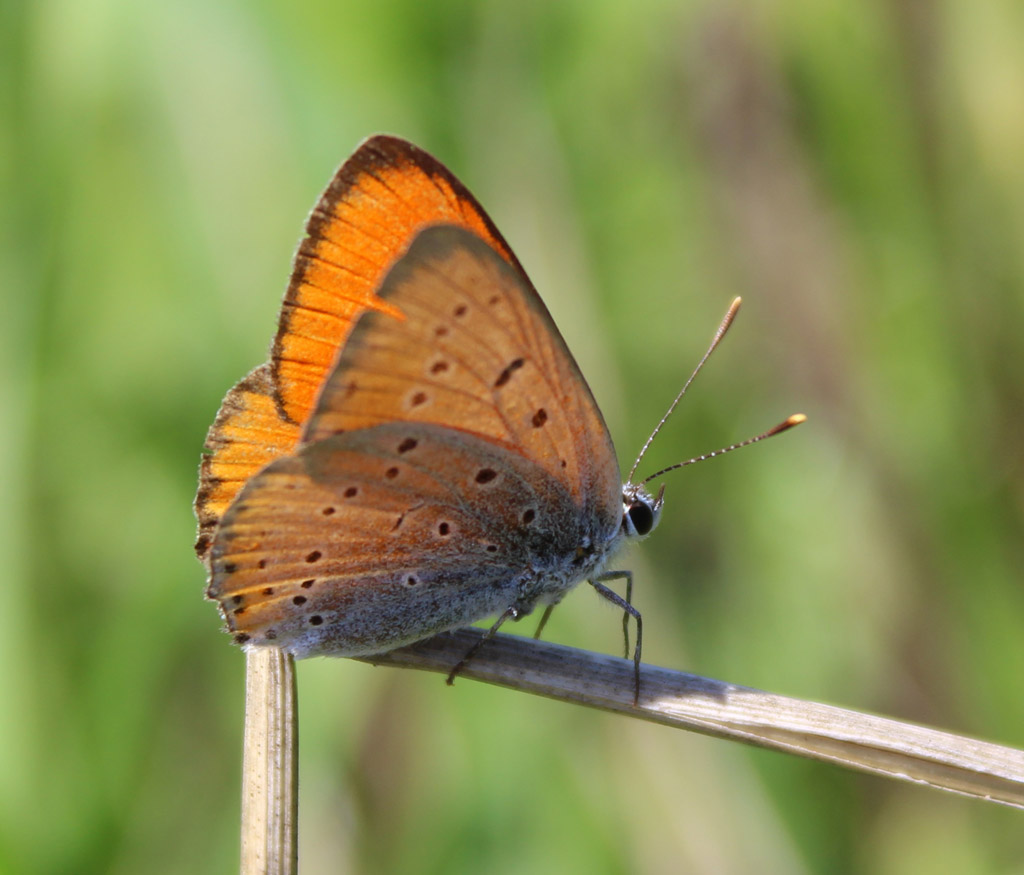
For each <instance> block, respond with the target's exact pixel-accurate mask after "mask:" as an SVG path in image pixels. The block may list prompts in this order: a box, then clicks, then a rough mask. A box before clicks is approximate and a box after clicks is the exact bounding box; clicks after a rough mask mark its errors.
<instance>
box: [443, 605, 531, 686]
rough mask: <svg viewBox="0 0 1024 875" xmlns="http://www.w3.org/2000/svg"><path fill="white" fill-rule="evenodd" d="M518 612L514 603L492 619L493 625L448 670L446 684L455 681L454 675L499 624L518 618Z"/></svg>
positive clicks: (492, 633) (486, 640) (463, 666)
mask: <svg viewBox="0 0 1024 875" xmlns="http://www.w3.org/2000/svg"><path fill="white" fill-rule="evenodd" d="M519 614H520V611H519V609H518V608H517V607H516V606H515V605H512V606H511V607H508V608H506V609H505V612H504V613H503V614H502V615H501V616H500V617H498V619H497V620H495V621H494V625H493V626H491V628H490V629H488V630H487V634H486V635H484V637H483V638H481V639H480V640H479V641H477V642H476V644H474V645H473V646H472V647H470V648H469V650H467V651H466V655H465V656H463V657H462V659H460V660H459V661H458V662H457V663H455V668H453V669H452V670H451V671H450V672H448V679H447V680H446V681H445V683H446V684H448V686H451V685H452V684H453V683H455V676H456V675H457V674H458V673H459V672H460V671H462V670H463V669H464V668H465V667H466V666H467V665H468V664H469V661H470V660H471V659H472V658H473V657H474V656H476V654H477V651H478V650H479V649H480V648H481V647H483V646H484V645H485V644H486V643H487V642H488V641H490V640H491V639H492V638H493V637H494V634H495V633H496V632H497V631H498V630H499V629H500V628H501V624H502V623H504V622H505V621H506V620H517V619H519Z"/></svg>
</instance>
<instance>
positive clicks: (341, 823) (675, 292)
mask: <svg viewBox="0 0 1024 875" xmlns="http://www.w3.org/2000/svg"><path fill="white" fill-rule="evenodd" d="M1022 44H1024V8H1022V7H1021V5H1020V4H1018V3H1013V2H1010V0H1006V2H979V3H971V4H966V3H963V4H957V3H951V2H950V3H913V2H907V0H875V2H869V3H854V4H851V3H846V2H842V0H814V2H807V0H803V2H800V0H795V2H786V3H777V4H770V3H761V4H743V3H736V2H721V0H706V2H659V0H634V2H631V3H623V2H621V0H587V2H579V0H575V2H564V3H558V4H550V3H542V2H525V3H512V2H477V3H471V2H454V0H445V2H431V3H422V2H417V0H383V2H377V3H364V4H333V3H327V2H322V0H321V2H316V0H310V2H297V3H285V2H261V3H255V4H247V3H243V2H240V0H239V2H231V0H219V2H214V3H205V2H204V3H200V2H195V0H185V2H182V3H174V4H162V3H155V2H150V3H133V2H129V0H36V2H11V0H8V2H6V3H4V4H3V5H2V6H0V70H2V75H0V89H2V95H3V97H2V101H0V113H2V116H0V161H2V165H0V173H2V183H0V184H2V191H0V228H2V231H0V233H2V239H0V246H2V252H0V288H2V295H3V314H4V315H3V319H2V320H0V410H2V414H0V422H2V427H0V428H2V430H0V439H2V452H0V470H2V472H3V474H2V480H0V514H2V525H0V545H2V546H0V551H2V553H0V555H2V556H3V575H4V587H3V592H4V597H3V622H2V628H3V632H2V634H0V661H2V664H3V665H4V669H3V670H2V671H0V702H2V705H0V872H5V873H6V872H12V873H20V872H40V873H65V872H115V873H135V872H147V873H163V872H167V873H181V872H189V873H206V872H209V873H221V872H228V871H231V870H232V869H233V868H235V867H236V865H237V863H236V859H237V846H238V836H237V832H238V809H239V789H238V788H239V767H240V759H241V754H240V746H239V745H240V733H241V718H242V697H243V659H242V656H241V654H240V653H239V652H238V651H237V650H236V649H235V648H233V647H232V646H231V645H230V642H229V640H228V638H227V637H226V636H224V635H222V634H220V633H219V632H218V627H219V622H218V619H217V616H216V611H215V610H214V607H213V605H211V604H209V603H205V602H204V601H203V598H202V590H203V585H204V581H203V574H202V570H201V568H200V566H199V564H198V563H197V562H196V561H195V559H194V557H193V555H192V547H191V545H192V540H193V533H194V521H193V519H192V515H191V501H192V495H193V492H194V488H195V480H196V467H197V464H198V460H199V452H200V447H201V445H202V441H203V437H204V434H205V431H206V428H207V426H208V425H209V423H210V422H211V420H212V418H213V415H214V413H215V411H216V409H217V406H218V404H219V402H220V399H221V396H222V395H223V393H224V392H225V391H226V390H227V389H228V388H229V387H230V386H231V385H232V384H233V383H234V382H235V381H236V380H237V379H238V378H239V377H241V376H242V375H243V374H244V373H246V372H247V371H248V370H249V369H250V368H252V367H254V366H255V365H257V364H258V363H260V362H261V361H263V360H264V358H265V355H266V350H267V346H268V343H269V340H270V337H271V335H272V332H273V329H274V325H275V318H276V313H277V308H278V304H279V301H280V297H281V294H282V293H283V290H284V287H285V284H286V281H287V277H288V275H289V269H290V256H291V253H292V251H293V247H294V246H295V244H296V242H297V240H298V238H299V235H300V231H301V228H302V224H303V222H304V219H305V216H306V214H307V212H308V210H309V209H310V207H311V206H312V204H313V202H314V200H315V198H316V197H317V195H318V193H319V191H320V190H321V188H322V187H323V186H324V185H325V184H326V182H327V180H328V179H329V177H330V175H331V173H332V172H333V169H334V168H335V167H336V166H337V165H338V164H339V163H340V162H341V161H342V160H343V159H344V158H345V157H346V156H347V155H348V153H349V152H350V151H351V150H352V149H353V148H354V147H355V145H356V144H357V143H358V142H359V141H360V140H361V139H362V138H363V137H365V136H367V135H369V134H371V133H374V132H378V131H387V132H392V133H396V134H400V135H402V136H405V137H407V138H409V139H412V140H413V141H414V142H416V143H418V144H419V145H421V146H423V147H424V148H426V149H428V150H429V151H431V152H433V153H434V154H435V155H437V156H438V157H439V158H440V159H441V160H442V161H444V162H445V163H446V164H448V166H449V167H451V168H452V170H453V171H454V172H455V173H456V174H458V175H459V176H460V177H461V178H462V179H463V181H464V182H465V183H466V184H467V185H468V186H469V187H470V188H471V189H472V190H473V191H474V193H475V194H476V195H477V196H478V198H479V199H480V201H481V202H482V203H483V204H484V206H485V207H486V208H487V209H488V211H489V212H490V214H491V216H492V217H493V218H494V220H495V222H496V223H497V225H498V227H499V228H500V229H501V230H502V231H503V233H504V234H505V236H506V237H507V238H508V240H509V242H510V243H511V244H512V246H513V247H514V248H515V250H516V252H517V253H518V255H519V257H520V258H521V260H522V261H523V263H524V265H525V266H526V268H527V270H528V271H529V272H530V274H531V276H532V278H533V279H534V282H535V283H536V285H537V287H538V288H539V289H540V291H541V294H542V295H543V296H544V297H545V299H546V301H547V302H548V303H549V306H550V308H551V310H552V311H553V313H554V315H555V318H556V320H557V321H558V323H559V324H560V326H561V327H562V329H563V332H564V334H565V336H566V339H567V341H568V343H569V346H570V347H571V348H572V349H573V350H574V351H575V353H576V355H577V357H578V359H579V360H580V364H581V366H582V368H583V371H584V373H586V374H588V376H589V377H590V380H591V383H592V386H593V388H594V391H595V394H596V395H597V397H598V400H599V401H600V402H601V404H602V406H603V408H604V410H605V413H606V415H607V418H608V421H609V424H610V426H611V429H612V433H613V435H614V437H615V440H616V444H617V446H618V447H619V450H620V454H621V459H622V461H623V464H624V465H625V466H626V467H627V468H628V466H629V463H630V461H631V460H632V458H633V455H634V454H635V452H636V450H637V448H638V447H639V445H640V444H641V442H642V440H643V438H644V437H645V436H646V434H647V432H648V431H649V430H650V428H651V426H652V425H653V424H654V422H655V421H656V420H657V418H658V416H659V415H660V414H661V412H662V411H663V409H664V407H665V405H666V404H667V403H668V401H669V400H670V398H671V396H672V395H673V394H674V393H675V392H676V390H677V389H678V387H679V386H680V385H681V382H682V380H683V379H684V377H685V376H686V374H688V373H689V370H690V368H691V367H692V366H693V364H694V363H695V362H696V360H697V358H698V357H699V355H700V354H701V353H702V352H703V349H704V346H705V344H706V343H707V341H708V340H709V338H710V335H711V333H712V331H713V329H714V327H715V325H716V324H717V320H718V319H719V318H720V316H721V315H722V313H723V312H724V310H725V307H726V305H727V304H728V302H729V300H730V298H731V297H732V296H733V295H736V294H742V295H743V296H744V297H745V308H744V311H743V313H742V314H741V316H740V317H739V319H738V321H737V324H736V327H735V328H734V330H733V332H732V334H731V335H730V337H729V339H728V341H727V342H726V344H725V345H724V347H723V348H722V350H720V351H719V353H718V354H717V355H716V357H715V359H714V360H713V361H712V362H711V365H710V366H709V367H708V369H707V370H706V371H705V373H704V374H703V375H702V377H701V378H700V380H699V381H698V382H697V383H696V384H695V386H694V388H693V390H692V392H691V394H690V395H689V396H688V397H687V399H686V401H685V403H684V404H683V406H682V408H681V409H680V411H679V413H678V415H677V417H676V418H675V419H674V420H673V422H672V423H671V425H670V426H669V427H668V428H667V429H666V431H665V433H664V437H663V438H662V439H661V440H660V441H659V443H658V444H657V445H656V446H655V448H654V450H653V451H652V453H651V455H650V456H649V458H648V460H647V462H646V463H645V468H646V469H647V470H654V467H655V466H661V465H662V464H667V463H670V462H672V461H676V460H678V459H680V458H683V457H687V456H690V455H694V454H696V453H700V452H703V451H706V450H709V449H713V448H715V447H717V446H720V445H722V444H724V443H728V442H730V441H733V440H736V439H740V438H744V437H747V436H749V435H750V434H753V433H754V432H755V431H758V430H760V429H762V428H765V427H767V426H769V425H771V424H774V423H775V422H776V421H778V420H779V419H781V418H782V417H784V416H785V415H787V414H789V413H792V412H796V411H803V412H805V413H807V414H808V416H809V417H810V422H809V423H808V424H807V425H805V426H803V427H802V428H801V429H799V430H797V431H796V432H793V433H792V434H788V435H786V436H785V437H782V438H779V439H778V440H775V441H772V442H770V443H768V444H765V445H762V446H760V447H758V448H754V449H750V450H747V451H745V452H743V453H740V454H736V455H733V456H730V457H729V458H728V459H726V460H722V461H716V462H713V463H710V464H707V465H700V466H697V467H694V468H689V469H687V470H685V471H681V472H677V473H676V474H674V475H673V476H672V477H671V478H669V479H668V480H667V484H668V493H667V506H666V511H665V515H664V518H663V521H662V524H661V527H660V529H659V530H658V532H657V533H656V534H655V536H654V537H653V538H651V540H650V541H648V542H647V543H645V544H644V545H643V546H642V547H639V548H636V549H634V550H632V551H631V552H630V554H629V555H628V556H626V557H624V558H623V561H622V563H621V564H623V565H626V566H628V567H631V568H633V569H634V571H635V572H636V575H637V595H636V601H637V604H638V606H639V607H640V609H641V610H642V611H643V612H644V616H645V621H646V635H645V651H644V655H645V657H646V659H647V660H648V661H650V662H653V663H655V664H660V665H665V666H671V667H675V668H682V669H687V670H690V671H694V672H697V673H700V674H705V675H710V676H712V677H717V678H721V679H724V680H729V681H733V682H736V683H741V684H748V685H752V686H757V687H761V688H764V689H768V690H771V691H773V692H779V693H785V694H789V695H794V696H800V697H805V698H811V699H818V700H823V701H828V702H833V703H837V704H842V705H845V706H848V707H851V708H857V709H863V710H871V711H877V712H881V713H885V714H889V715H893V716H896V717H900V718H904V719H909V720H914V721H919V722H924V723H928V724H932V725H937V726H941V727H944V728H949V729H952V730H956V731H960V732H964V733H969V734H975V735H978V736H981V737H985V738H990V739H992V740H997V741H1002V742H1004V743H1008V744H1011V745H1016V746H1024V696H1022V695H1021V679H1022V665H1024V587H1022V586H1021V581H1022V569H1024V467H1022V452H1021V435H1022V431H1024V246H1022V241H1024V161H1022V160H1021V158H1022V156H1024V51H1022V50H1021V46H1022ZM648 466H649V467H648ZM585 590H587V588H586V587H581V588H580V589H579V590H578V591H577V592H576V593H574V594H573V596H571V597H570V598H569V599H567V600H566V602H565V604H564V605H563V606H562V607H561V608H560V609H559V611H557V612H556V613H555V615H554V617H553V619H552V622H551V624H550V625H549V626H548V631H547V633H546V637H548V638H549V639H551V640H555V641H559V642H563V643H569V644H575V645H578V646H581V647H586V648H591V649H595V650H601V651H605V652H617V650H618V647H619V631H618V630H619V619H618V615H617V614H616V613H615V612H614V611H613V610H611V609H609V608H608V607H607V606H606V605H603V604H601V603H600V600H598V599H596V598H595V597H594V595H593V593H592V592H590V591H585ZM527 624H528V625H529V628H525V624H524V627H523V628H520V629H518V630H515V631H518V632H520V633H529V632H532V626H533V623H532V621H527ZM299 692H300V704H301V809H300V810H301V813H300V825H301V835H300V861H301V866H302V871H303V872H305V873H326V872H340V871H353V872H369V873H376V872H403V873H404V872H446V873H447V872H466V871H473V870H480V871H488V872H497V873H501V872H544V873H546V872H552V873H553V872H559V873H561V872H583V871H586V872H595V873H662V872H678V871H687V872H701V873H703V872H710V873H730V872H737V873H739V872H744V873H745V872H753V871H759V872H801V871H807V872H824V871H828V872H838V873H843V872H872V873H876V872H881V873H886V872H893V873H897V872H908V871H911V870H913V871H928V872H964V873H969V872H970V873H973V872H979V873H987V872H1022V871H1024V821H1022V819H1021V818H1022V815H1021V813H1020V812H1016V811H1012V810H1007V809H1001V808H998V807H996V806H993V805H986V804H983V803H980V802H974V801H969V800H962V799H959V798H955V797H950V796H947V795H944V794H940V793H937V792H934V791H928V790H925V789H920V788H916V787H908V786H902V785H897V784H895V783H892V782H888V781H884V780H882V779H878V778H870V777H864V776H859V775H855V774H853V773H848V772H845V771H842V770H839V769H836V768H833V767H829V766H825V765H820V764H814V763H809V762H805V761H802V760H799V759H795V758H789V757H784V756H781V755H778V754H770V753H765V752H761V751H751V750H748V749H745V748H742V747H740V746H738V745H735V744H730V743H727V742H723V741H715V740H711V739H706V738H702V737H699V736H695V735H691V734H688V733H682V732H677V731H672V730H669V729H666V728H663V727H657V726H652V725H641V724H639V723H637V722H635V721H630V720H627V719H623V718H617V717H613V716H607V715H601V714H595V713H590V712H587V711H584V710H582V709H578V708H575V707H572V706H568V705H564V704H557V703H553V702H547V701H540V700H534V699H532V698H530V697H528V696H523V695H516V694H512V693H508V692H504V691H501V690H497V689H490V688H486V687H484V686H482V685H480V684H476V683H473V682H471V681H462V682H459V683H456V684H455V686H454V688H452V689H447V688H445V686H444V684H443V683H442V681H441V680H440V678H438V677H437V676H433V675H422V676H421V675H417V674H414V673H410V672H399V671H395V670H386V669H373V668H370V667H368V666H366V665H362V664H357V663H352V662H348V661H333V660H315V661H311V662H309V663H303V664H301V665H300V666H299Z"/></svg>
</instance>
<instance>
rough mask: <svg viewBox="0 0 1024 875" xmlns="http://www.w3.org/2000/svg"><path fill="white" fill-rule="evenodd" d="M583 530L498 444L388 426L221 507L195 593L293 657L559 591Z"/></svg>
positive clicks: (299, 462) (380, 641)
mask: <svg viewBox="0 0 1024 875" xmlns="http://www.w3.org/2000/svg"><path fill="white" fill-rule="evenodd" d="M606 536H607V533H606V532H599V531H597V530H595V529H594V528H593V526H592V521H587V520H584V519H582V518H581V517H580V514H579V512H578V508H577V506H576V504H575V501H574V499H573V497H572V496H571V495H570V494H569V493H568V491H567V490H566V489H565V487H564V485H563V484H562V483H561V482H560V481H559V480H558V479H556V478H554V477H552V476H551V475H549V474H548V473H547V472H546V471H545V470H544V469H543V468H541V467H540V466H538V465H536V464H534V463H533V462H532V461H530V460H529V459H526V458H524V457H523V456H521V455H520V454H519V453H517V452H514V451H512V450H510V449H508V448H506V447H504V446H501V445H499V444H495V443H493V442H491V441H488V440H485V439H483V438H480V437H476V436H471V435H467V434H466V433H463V432H460V431H456V430H453V429H450V428H446V427H443V426H436V425H432V424H424V423H389V424H385V425H380V426H375V427H370V428H366V429H361V430H358V431H351V432H346V433H343V434H339V435H335V436H332V437H327V438H324V439H322V440H320V441H317V442H315V443H310V444H307V445H305V446H303V447H302V448H301V449H300V451H299V452H298V453H297V454H295V455H294V456H288V457H285V458H283V459H280V460H278V461H277V462H275V463H273V464H271V465H270V466H268V467H267V468H266V469H265V470H264V471H262V472H261V473H260V474H259V475H257V476H256V477H254V478H253V479H252V480H251V481H250V483H249V484H248V485H247V486H246V487H245V489H244V490H243V491H242V493H241V494H240V496H239V498H238V500H237V501H236V502H235V504H234V505H233V506H232V507H231V509H230V510H229V511H228V513H227V514H226V515H225V517H224V520H223V522H222V523H221V526H220V528H219V529H218V532H217V538H216V541H215V544H214V548H213V552H212V571H213V576H212V582H211V586H210V590H209V595H210V596H211V597H212V598H215V599H217V600H218V601H219V602H220V604H221V610H222V612H223V614H224V616H225V618H226V619H227V622H228V627H229V629H230V630H231V631H233V632H234V633H236V636H238V638H239V640H241V641H250V640H251V641H253V642H254V643H262V642H273V643H276V644H278V645H279V646H282V647H284V648H285V649H288V650H290V651H292V652H293V653H295V655H296V656H307V655H312V654H318V653H330V654H333V655H341V656H348V655H358V654H363V653H373V652H378V651H380V650H385V649H390V648H393V647H397V646H400V645H401V644H404V643H408V642H411V641H416V640H419V639H421V638H424V637H427V636H429V635H432V634H436V633H438V632H441V631H444V630H446V629H451V628H456V627H459V626H463V625H467V624H469V623H471V622H473V621H475V620H477V619H480V618H482V617H485V616H488V615H491V614H496V613H500V612H501V611H503V610H505V609H506V608H507V607H509V606H512V605H518V606H520V608H521V609H522V610H524V611H528V610H529V609H530V608H532V607H533V605H534V603H536V602H537V601H538V600H539V601H552V600H557V599H558V598H560V596H561V593H562V592H564V590H566V589H568V588H569V587H571V586H572V585H573V584H575V583H576V582H577V580H578V579H579V577H580V576H581V575H582V574H584V573H586V571H587V570H588V569H587V567H586V564H587V563H586V560H587V557H586V556H585V555H584V554H583V553H582V552H581V551H580V549H579V547H580V545H581V544H587V543H596V542H598V541H599V540H600V538H602V537H606Z"/></svg>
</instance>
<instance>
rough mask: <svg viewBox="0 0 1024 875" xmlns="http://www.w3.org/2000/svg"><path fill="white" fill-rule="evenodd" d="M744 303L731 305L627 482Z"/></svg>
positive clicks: (738, 302)
mask: <svg viewBox="0 0 1024 875" xmlns="http://www.w3.org/2000/svg"><path fill="white" fill-rule="evenodd" d="M742 303H743V299H742V298H735V299H734V300H733V302H732V303H731V304H730V305H729V309H728V311H727V312H726V314H725V316H724V318H723V319H722V323H721V324H720V325H719V326H718V331H716V332H715V336H714V338H713V339H712V340H711V345H710V346H709V347H708V351H707V352H706V353H704V357H703V358H702V359H701V360H700V361H699V362H697V367H695V368H694V369H693V373H692V374H690V379H689V380H687V381H686V383H685V385H684V386H683V388H682V389H681V390H680V392H679V394H678V395H676V399H675V401H673V402H672V404H671V405H670V406H669V408H668V410H667V411H666V412H665V415H664V416H663V417H661V422H659V423H658V424H657V425H656V426H655V427H654V431H652V432H651V436H650V437H649V438H647V441H646V443H644V445H643V448H642V449H641V450H640V455H639V456H637V457H636V461H635V462H634V463H633V467H632V468H630V469H629V477H627V478H626V480H627V482H629V483H632V482H633V475H634V474H635V473H636V469H637V468H638V467H639V466H640V462H641V460H642V459H643V457H644V454H645V453H646V452H647V449H648V447H650V445H651V442H652V441H653V440H654V438H655V437H657V435H658V432H659V431H661V427H662V426H663V425H664V424H665V423H666V422H668V418H669V417H670V416H671V415H672V413H673V412H674V411H675V409H676V407H678V406H679V402H680V401H681V400H682V398H683V396H684V395H685V394H686V390H687V389H689V388H690V383H692V382H693V378H694V377H696V376H697V374H699V373H700V369H701V368H703V367H704V363H705V362H706V361H707V360H708V359H709V358H710V357H711V353H713V352H714V351H715V347H717V346H718V344H720V343H721V342H722V338H723V337H725V333H726V332H727V331H728V330H729V326H730V325H732V320H733V319H735V318H736V314H737V313H738V312H739V309H740V304H742ZM762 437H767V435H762ZM760 439H761V438H757V440H760ZM730 449H734V448H733V447H730ZM719 452H722V451H721V450H719ZM712 455H715V454H712ZM694 461H696V460H694ZM686 464H689V463H686ZM660 473H664V472H660ZM647 479H648V480H650V479H651V478H649V477H648V478H647ZM644 482H645V483H646V482H647V481H646V480H645V481H644Z"/></svg>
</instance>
